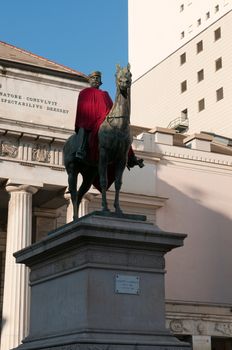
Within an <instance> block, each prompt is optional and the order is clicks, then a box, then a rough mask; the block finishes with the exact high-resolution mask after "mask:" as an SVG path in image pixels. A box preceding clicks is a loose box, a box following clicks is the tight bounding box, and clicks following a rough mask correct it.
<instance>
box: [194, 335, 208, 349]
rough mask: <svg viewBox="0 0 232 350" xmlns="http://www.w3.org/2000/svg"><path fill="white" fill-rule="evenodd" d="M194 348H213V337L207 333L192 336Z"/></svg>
mask: <svg viewBox="0 0 232 350" xmlns="http://www.w3.org/2000/svg"><path fill="white" fill-rule="evenodd" d="M192 342H193V344H192V348H193V350H211V337H210V336H207V335H194V336H193V337H192Z"/></svg>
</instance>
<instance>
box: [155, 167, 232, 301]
mask: <svg viewBox="0 0 232 350" xmlns="http://www.w3.org/2000/svg"><path fill="white" fill-rule="evenodd" d="M157 174H158V175H157V193H158V194H159V195H160V196H164V197H168V198H169V200H168V201H167V203H166V205H165V206H164V207H163V208H160V209H159V210H157V224H158V226H159V227H160V228H161V229H163V230H164V231H170V232H180V233H186V234H187V235H188V237H187V238H186V239H185V242H184V247H181V248H179V249H175V250H173V251H172V252H170V253H169V254H167V257H166V268H167V274H166V299H171V300H180V301H189V302H192V301H197V302H206V303H209V302H210V303H226V304H231V303H232V269H231V266H232V254H231V251H232V191H231V188H232V176H231V175H230V176H228V174H222V172H221V173H220V174H219V172H215V171H211V172H210V171H209V170H207V169H206V170H205V169H203V168H199V169H198V168H197V167H196V166H195V167H193V166H192V167H191V168H190V167H183V166H182V167H180V166H179V165H176V163H175V164H174V163H172V162H167V163H162V161H161V163H160V165H159V166H158V172H157Z"/></svg>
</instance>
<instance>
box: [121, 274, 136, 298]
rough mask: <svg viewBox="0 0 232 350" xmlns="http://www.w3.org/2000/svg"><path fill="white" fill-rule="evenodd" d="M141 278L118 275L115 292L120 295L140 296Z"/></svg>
mask: <svg viewBox="0 0 232 350" xmlns="http://www.w3.org/2000/svg"><path fill="white" fill-rule="evenodd" d="M139 282H140V281H139V277H138V276H128V275H116V278H115V292H116V293H119V294H135V295H138V294H139V291H140V290H139Z"/></svg>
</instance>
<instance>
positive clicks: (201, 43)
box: [197, 40, 203, 53]
mask: <svg viewBox="0 0 232 350" xmlns="http://www.w3.org/2000/svg"><path fill="white" fill-rule="evenodd" d="M201 51H203V41H202V40H201V41H199V42H198V43H197V53H199V52H201Z"/></svg>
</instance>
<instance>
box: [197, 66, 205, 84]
mask: <svg viewBox="0 0 232 350" xmlns="http://www.w3.org/2000/svg"><path fill="white" fill-rule="evenodd" d="M202 80H204V69H201V70H199V72H197V81H198V83H199V82H200V81H202Z"/></svg>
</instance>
